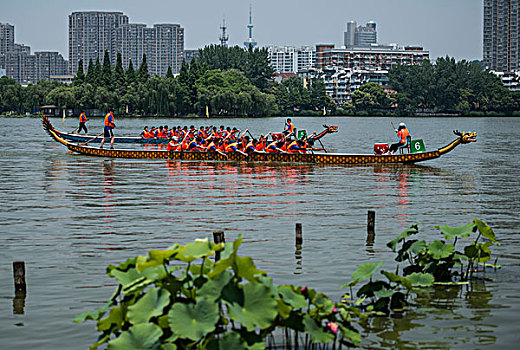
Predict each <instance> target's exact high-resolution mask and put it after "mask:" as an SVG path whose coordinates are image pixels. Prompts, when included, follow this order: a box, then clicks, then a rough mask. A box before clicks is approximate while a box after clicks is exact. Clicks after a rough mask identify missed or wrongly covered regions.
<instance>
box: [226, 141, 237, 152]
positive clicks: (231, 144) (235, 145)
mask: <svg viewBox="0 0 520 350" xmlns="http://www.w3.org/2000/svg"><path fill="white" fill-rule="evenodd" d="M233 147H235V148H236V149H238V143H237V142H233V143H230V144H229V145H227V146H226V152H234V151H235V150H234V149H233Z"/></svg>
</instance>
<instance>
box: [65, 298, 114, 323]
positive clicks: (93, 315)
mask: <svg viewBox="0 0 520 350" xmlns="http://www.w3.org/2000/svg"><path fill="white" fill-rule="evenodd" d="M111 306H112V302H108V303H106V304H105V305H103V306H101V307H98V308H97V309H96V311H92V312H91V311H84V312H83V313H82V314H81V315H76V316H74V322H75V323H83V322H85V321H92V320H99V319H101V318H102V317H103V316H105V314H106V313H107V311H108V310H109V309H110V307H111Z"/></svg>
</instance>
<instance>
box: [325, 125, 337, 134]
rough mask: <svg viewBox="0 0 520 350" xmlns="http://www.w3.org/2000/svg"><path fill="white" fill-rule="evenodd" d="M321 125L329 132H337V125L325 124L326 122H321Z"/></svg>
mask: <svg viewBox="0 0 520 350" xmlns="http://www.w3.org/2000/svg"><path fill="white" fill-rule="evenodd" d="M323 127H324V128H325V129H327V132H329V133H334V132H338V127H337V125H326V124H323Z"/></svg>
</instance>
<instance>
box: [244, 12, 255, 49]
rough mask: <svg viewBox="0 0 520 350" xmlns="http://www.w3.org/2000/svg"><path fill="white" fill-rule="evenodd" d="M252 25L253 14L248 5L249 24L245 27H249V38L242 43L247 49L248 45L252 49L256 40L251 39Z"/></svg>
mask: <svg viewBox="0 0 520 350" xmlns="http://www.w3.org/2000/svg"><path fill="white" fill-rule="evenodd" d="M253 27H254V26H253V15H252V10H251V5H249V24H248V25H247V28H248V29H249V38H248V39H247V40H246V41H244V45H245V47H246V48H248V49H249V47H251V48H252V49H254V48H255V46H256V41H255V40H254V39H253Z"/></svg>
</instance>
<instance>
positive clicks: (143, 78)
mask: <svg viewBox="0 0 520 350" xmlns="http://www.w3.org/2000/svg"><path fill="white" fill-rule="evenodd" d="M149 78H150V73H149V71H148V64H147V63H146V54H144V53H143V60H142V62H141V65H140V66H139V69H138V70H137V80H138V81H139V82H140V83H141V84H144V83H146V82H147V81H148V79H149Z"/></svg>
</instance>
